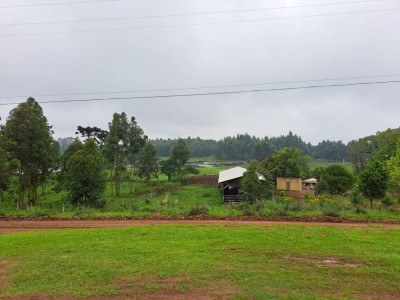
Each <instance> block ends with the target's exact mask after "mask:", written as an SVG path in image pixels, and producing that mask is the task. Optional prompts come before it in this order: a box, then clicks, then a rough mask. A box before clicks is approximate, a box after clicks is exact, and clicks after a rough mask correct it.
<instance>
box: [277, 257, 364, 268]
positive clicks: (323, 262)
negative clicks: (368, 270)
mask: <svg viewBox="0 0 400 300" xmlns="http://www.w3.org/2000/svg"><path fill="white" fill-rule="evenodd" d="M285 258H286V259H289V260H296V261H304V262H306V263H313V264H315V265H317V266H332V267H335V266H344V267H349V268H356V267H361V266H365V264H364V263H362V262H351V261H345V260H340V259H338V258H335V257H327V258H317V257H301V256H291V255H287V256H285Z"/></svg>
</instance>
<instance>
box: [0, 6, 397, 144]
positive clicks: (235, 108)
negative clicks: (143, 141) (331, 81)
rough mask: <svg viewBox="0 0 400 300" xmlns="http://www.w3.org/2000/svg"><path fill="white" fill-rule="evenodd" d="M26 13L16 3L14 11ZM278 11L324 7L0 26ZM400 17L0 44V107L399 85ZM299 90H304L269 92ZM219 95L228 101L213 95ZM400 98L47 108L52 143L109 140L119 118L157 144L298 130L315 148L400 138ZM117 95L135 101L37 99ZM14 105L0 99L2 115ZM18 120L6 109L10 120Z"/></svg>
mask: <svg viewBox="0 0 400 300" xmlns="http://www.w3.org/2000/svg"><path fill="white" fill-rule="evenodd" d="M3 2H4V3H3V4H2V5H4V6H5V5H7V4H11V3H14V1H10V0H9V1H3ZM27 2H29V1H26V0H25V1H23V0H20V1H19V2H18V3H27ZM324 2H325V3H332V2H331V1H324ZM29 3H31V2H29ZM38 3H39V1H38ZM282 3H284V4H285V5H287V6H290V5H300V4H311V3H316V4H321V3H322V1H314V2H313V1H268V3H267V4H266V3H265V2H263V1H222V0H221V1H183V0H182V1H124V0H121V1H117V2H110V3H102V4H100V3H97V4H85V5H83V4H82V5H66V6H52V7H50V6H49V7H40V8H39V7H36V8H35V7H32V8H23V9H22V8H18V9H17V8H15V9H0V20H1V24H6V23H18V22H34V21H43V22H45V21H53V20H78V19H93V18H112V17H129V16H135V15H137V16H140V15H142V16H143V15H158V14H170V13H187V12H196V11H197V12H204V11H219V10H230V9H247V8H257V7H265V6H270V7H274V6H282V5H283V4H282ZM396 5H397V6H396ZM391 7H393V8H394V7H397V8H399V7H398V2H396V1H393V0H392V1H390V0H387V1H377V2H370V3H359V4H351V5H350V4H348V5H336V6H326V7H309V8H302V9H299V8H297V9H286V10H273V11H259V12H251V13H250V12H246V13H235V14H232V13H231V14H217V15H205V16H190V17H189V16H186V17H171V18H158V19H146V20H131V21H118V22H93V23H89V24H59V25H38V26H33V25H31V26H26V27H0V35H4V34H20V33H36V32H50V31H52V32H59V31H76V30H91V29H105V28H121V27H137V26H159V25H160V26H161V25H171V24H187V23H201V22H221V21H231V20H243V19H255V18H276V17H290V16H298V15H313V14H326V13H336V12H346V11H356V10H373V9H382V8H391ZM399 13H400V12H399V11H390V12H375V13H364V14H352V15H336V16H320V17H309V18H297V19H282V20H273V21H272V20H271V21H259V22H247V23H232V24H219V25H206V26H191V27H181V28H156V29H144V30H121V31H110V32H92V33H75V34H57V35H41V36H19V37H3V38H1V37H0V96H6V95H32V96H35V95H40V94H53V93H54V94H57V93H73V92H101V91H125V90H138V89H162V88H183V87H201V86H213V85H234V84H246V83H261V82H279V81H292V80H310V79H324V78H337V77H353V76H367V75H387V74H400V56H399V55H398V49H400V35H399V34H398V28H400V18H399ZM399 78H400V76H398V77H390V78H386V79H399ZM384 79H385V78H384ZM354 81H357V80H353V82H354ZM361 81H365V80H361ZM339 82H348V80H345V81H343V80H342V81H339ZM298 85H302V84H297V85H293V84H292V85H288V84H285V85H267V86H265V87H266V88H268V87H282V86H298ZM221 90H227V89H212V91H221ZM229 90H232V89H229ZM196 91H198V90H193V91H192V92H196ZM200 91H204V90H200ZM399 91H400V84H387V85H380V86H372V85H371V86H360V87H342V88H326V89H313V90H295V91H277V92H266V93H253V94H239V95H223V96H209V97H199V96H196V97H191V98H175V99H146V100H132V101H113V102H90V103H69V104H43V108H44V110H45V113H46V116H47V117H48V120H49V122H50V124H52V125H53V126H54V130H55V132H56V136H57V137H64V136H71V135H73V134H74V132H75V129H76V126H77V125H91V126H95V125H96V126H100V127H102V128H105V127H107V123H108V122H109V121H110V120H111V118H112V114H113V112H121V111H125V112H126V113H127V114H128V115H134V116H135V117H136V118H137V120H138V122H139V124H140V125H141V126H142V127H143V128H144V130H145V132H146V133H147V134H148V135H149V136H151V137H153V138H155V137H178V136H188V135H190V136H201V137H205V138H221V137H223V136H226V135H233V134H236V133H244V132H248V133H249V134H254V135H257V136H265V135H268V136H274V135H280V134H286V133H287V132H288V131H289V130H292V131H293V132H295V133H297V134H299V135H301V136H302V137H303V138H304V140H306V141H311V142H312V143H317V142H319V141H321V140H322V139H331V140H339V139H341V140H344V141H349V140H351V139H353V138H358V137H361V136H364V135H369V134H374V133H375V132H376V131H378V130H384V129H386V128H388V127H399V113H398V111H400V101H399V96H398V95H399ZM181 92H182V91H181ZM184 92H191V91H183V92H182V93H184ZM142 94H144V95H145V94H146V93H142ZM148 94H157V93H147V95H148ZM158 94H159V93H158ZM118 95H132V94H126V93H123V94H114V95H109V94H106V95H102V94H98V95H88V96H68V97H67V96H65V97H59V96H57V97H36V99H37V100H38V101H40V100H58V99H79V98H80V97H81V98H85V97H92V96H95V97H96V96H99V97H104V96H106V97H107V96H118ZM14 100H15V99H0V101H1V102H3V103H5V102H10V101H14ZM20 100H21V99H20ZM11 108H12V107H11V106H2V107H1V111H0V114H1V116H2V118H3V120H4V118H5V117H6V115H7V114H8V111H9V110H10V109H11Z"/></svg>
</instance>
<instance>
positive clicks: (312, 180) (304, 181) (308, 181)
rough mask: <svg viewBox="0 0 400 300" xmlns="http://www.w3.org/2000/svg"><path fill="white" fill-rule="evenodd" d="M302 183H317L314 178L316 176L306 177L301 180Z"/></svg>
mask: <svg viewBox="0 0 400 300" xmlns="http://www.w3.org/2000/svg"><path fill="white" fill-rule="evenodd" d="M303 183H318V179H316V178H310V179H306V180H303Z"/></svg>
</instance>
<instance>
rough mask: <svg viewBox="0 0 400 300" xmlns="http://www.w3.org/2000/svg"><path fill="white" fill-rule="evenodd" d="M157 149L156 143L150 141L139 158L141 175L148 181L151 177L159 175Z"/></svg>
mask: <svg viewBox="0 0 400 300" xmlns="http://www.w3.org/2000/svg"><path fill="white" fill-rule="evenodd" d="M157 160H158V159H157V151H156V148H155V147H154V144H153V143H152V142H150V141H148V142H147V143H146V144H145V145H144V147H143V150H142V152H141V154H140V158H139V177H140V178H144V179H145V180H146V181H147V182H148V181H150V180H151V178H157V177H158V171H159V170H158V162H157Z"/></svg>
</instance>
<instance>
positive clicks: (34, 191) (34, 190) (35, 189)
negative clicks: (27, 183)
mask: <svg viewBox="0 0 400 300" xmlns="http://www.w3.org/2000/svg"><path fill="white" fill-rule="evenodd" d="M36 202H37V186H35V187H34V188H33V199H32V205H33V206H36Z"/></svg>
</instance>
